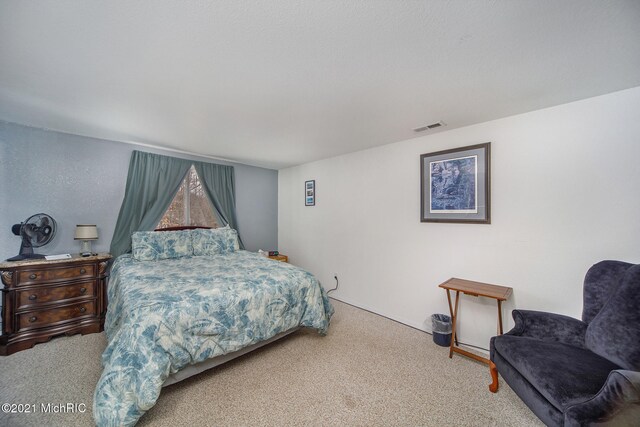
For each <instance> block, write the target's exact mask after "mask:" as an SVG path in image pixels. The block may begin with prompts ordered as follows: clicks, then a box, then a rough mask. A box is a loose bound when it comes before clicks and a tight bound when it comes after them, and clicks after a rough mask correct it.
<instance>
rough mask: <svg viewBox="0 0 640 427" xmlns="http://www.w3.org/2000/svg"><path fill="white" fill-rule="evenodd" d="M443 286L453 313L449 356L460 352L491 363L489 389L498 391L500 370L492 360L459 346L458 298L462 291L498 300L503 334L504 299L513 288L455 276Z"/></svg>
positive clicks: (507, 297) (498, 328)
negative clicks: (454, 295)
mask: <svg viewBox="0 0 640 427" xmlns="http://www.w3.org/2000/svg"><path fill="white" fill-rule="evenodd" d="M439 287H441V288H443V289H445V290H446V291H447V301H448V302H449V312H450V313H451V345H450V347H449V358H451V357H452V356H453V353H459V354H462V355H463V356H467V357H470V358H472V359H474V360H477V361H479V362H483V363H486V364H487V365H489V367H490V370H491V378H492V380H493V382H492V384H491V385H490V386H489V390H491V391H494V392H495V391H496V390H497V389H498V371H497V370H496V368H495V365H494V364H493V362H491V360H489V359H487V358H485V357H482V356H478V355H477V354H473V353H471V352H468V351H466V350H463V349H461V348H460V347H458V346H457V344H458V343H457V338H456V320H457V317H458V300H459V298H460V292H462V293H463V294H466V295H471V296H474V297H487V298H493V299H495V300H496V301H497V302H498V327H497V334H498V335H502V301H506V300H507V299H509V297H510V296H511V294H512V293H513V289H512V288H509V287H506V286H498V285H490V284H488V283H480V282H473V281H471V280H464V279H457V278H455V277H453V278H451V279H449V280H447V281H446V282H444V283H442V284H440V286H439ZM451 291H455V292H456V301H455V305H454V306H452V305H451Z"/></svg>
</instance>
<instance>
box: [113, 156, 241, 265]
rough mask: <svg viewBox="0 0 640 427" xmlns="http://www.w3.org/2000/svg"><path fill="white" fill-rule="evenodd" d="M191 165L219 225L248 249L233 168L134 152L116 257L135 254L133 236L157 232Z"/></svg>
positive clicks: (116, 237) (117, 230)
mask: <svg viewBox="0 0 640 427" xmlns="http://www.w3.org/2000/svg"><path fill="white" fill-rule="evenodd" d="M191 165H193V166H194V167H195V169H196V172H197V173H198V176H200V179H201V180H202V183H203V184H204V187H205V190H206V193H207V196H208V197H209V200H211V202H212V204H213V207H214V212H215V213H216V216H217V217H218V222H219V223H220V224H221V225H226V224H229V226H231V228H234V229H236V230H237V231H238V240H239V243H240V247H241V248H244V244H243V243H242V239H240V231H239V230H238V221H237V218H236V185H235V175H234V169H233V166H223V165H216V164H213V163H206V162H193V161H191V160H186V159H178V158H175V157H168V156H162V155H160V154H151V153H145V152H142V151H134V152H133V153H132V154H131V161H130V162H129V174H128V176H127V185H126V187H125V191H124V200H123V201H122V206H121V207H120V214H119V215H118V220H117V221H116V228H115V230H114V232H113V239H111V255H113V257H114V258H115V257H117V256H118V255H122V254H124V253H127V252H131V235H132V234H133V233H134V232H135V231H146V230H153V229H154V228H155V227H156V225H157V224H158V221H160V219H161V218H162V216H163V215H164V213H165V212H166V211H167V208H168V207H169V205H170V204H171V201H172V200H173V198H174V196H175V195H176V193H177V192H178V188H180V184H181V183H182V180H183V179H184V177H185V176H186V174H187V172H188V171H189V168H191Z"/></svg>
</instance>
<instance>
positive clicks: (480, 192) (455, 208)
mask: <svg viewBox="0 0 640 427" xmlns="http://www.w3.org/2000/svg"><path fill="white" fill-rule="evenodd" d="M490 196H491V143H490V142H487V143H485V144H478V145H470V146H468V147H460V148H454V149H451V150H444V151H436V152H434V153H427V154H423V155H421V156H420V221H421V222H459V223H475V224H490V223H491V215H490V214H491V197H490Z"/></svg>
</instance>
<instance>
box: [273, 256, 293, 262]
mask: <svg viewBox="0 0 640 427" xmlns="http://www.w3.org/2000/svg"><path fill="white" fill-rule="evenodd" d="M269 259H275V260H276V261H282V262H289V257H288V256H286V255H282V254H280V255H273V256H270V257H269Z"/></svg>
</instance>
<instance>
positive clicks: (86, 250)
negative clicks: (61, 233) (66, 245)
mask: <svg viewBox="0 0 640 427" xmlns="http://www.w3.org/2000/svg"><path fill="white" fill-rule="evenodd" d="M73 239H74V240H81V241H82V243H81V245H82V246H81V247H80V255H82V256H90V255H91V241H92V240H98V227H96V225H95V224H78V225H76V235H75V237H74V238H73Z"/></svg>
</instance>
